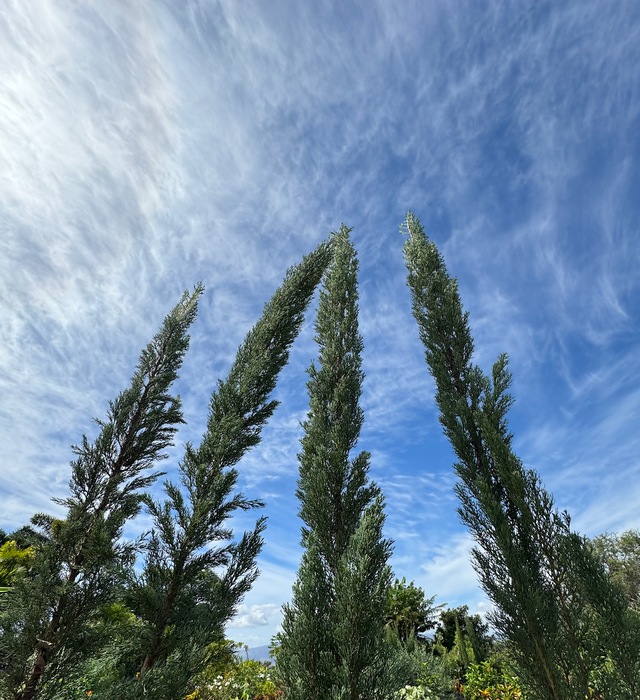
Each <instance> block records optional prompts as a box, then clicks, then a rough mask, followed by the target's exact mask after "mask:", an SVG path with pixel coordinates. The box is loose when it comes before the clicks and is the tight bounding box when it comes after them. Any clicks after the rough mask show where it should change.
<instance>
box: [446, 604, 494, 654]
mask: <svg viewBox="0 0 640 700" xmlns="http://www.w3.org/2000/svg"><path fill="white" fill-rule="evenodd" d="M468 612H469V608H468V607H467V606H466V605H461V606H459V607H457V608H448V609H447V610H443V611H442V612H441V613H440V620H439V623H438V626H437V628H436V638H437V640H438V643H439V644H441V645H442V646H443V647H444V648H445V649H446V650H447V651H451V650H452V649H453V648H454V647H455V644H456V632H457V629H458V628H460V629H461V631H462V634H463V635H464V636H465V637H466V638H467V639H468V641H469V644H470V645H471V648H472V650H473V658H474V660H476V661H484V658H485V657H486V656H487V655H488V654H489V653H490V651H491V648H492V645H493V638H492V637H491V635H490V634H489V625H487V624H486V623H484V622H483V621H482V618H481V617H480V615H469V614H468Z"/></svg>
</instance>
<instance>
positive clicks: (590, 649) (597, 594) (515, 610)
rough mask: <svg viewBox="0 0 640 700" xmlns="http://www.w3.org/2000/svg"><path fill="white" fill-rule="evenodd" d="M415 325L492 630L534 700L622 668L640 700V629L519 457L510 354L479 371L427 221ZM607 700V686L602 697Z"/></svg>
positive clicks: (577, 694)
mask: <svg viewBox="0 0 640 700" xmlns="http://www.w3.org/2000/svg"><path fill="white" fill-rule="evenodd" d="M405 232H408V233H409V236H410V238H409V240H408V241H407V242H406V243H405V248H404V252H405V261H406V265H407V270H408V285H409V287H410V289H411V295H412V299H413V315H414V317H415V319H416V321H417V323H418V328H419V331H420V339H421V340H422V342H423V344H424V346H425V357H426V361H427V365H428V366H429V371H430V373H431V375H432V376H433V378H434V380H435V383H436V403H437V405H438V408H439V410H440V422H441V424H442V426H443V428H444V433H445V435H446V436H447V437H448V439H449V441H450V442H451V445H452V447H453V450H454V452H455V454H456V457H457V458H458V461H457V462H456V464H455V465H454V469H455V471H456V473H457V475H458V477H459V479H460V481H459V482H458V483H457V484H456V487H455V491H456V494H457V496H458V498H459V501H460V507H459V508H458V513H459V515H460V518H461V520H462V522H463V523H464V524H465V525H466V526H467V527H468V528H469V530H470V531H471V534H472V535H473V538H474V539H475V541H476V543H477V547H475V548H474V549H473V551H472V559H473V564H474V568H475V569H476V571H477V573H478V575H479V578H480V582H481V584H482V587H483V588H484V590H485V592H486V593H487V594H488V596H489V597H490V599H491V600H492V601H493V603H494V606H495V607H494V612H493V613H492V614H491V618H492V622H493V624H494V626H495V627H496V629H497V630H498V632H499V633H500V634H501V636H502V637H503V638H504V639H505V640H506V641H507V642H508V643H509V647H510V650H511V652H512V654H513V655H514V658H515V660H516V662H517V667H518V673H519V675H520V677H521V678H522V680H523V682H524V684H525V685H526V686H527V689H528V695H527V697H531V698H536V699H540V700H569V699H571V700H578V699H580V700H583V699H584V698H585V697H593V695H592V693H593V691H594V684H595V685H597V683H598V682H599V681H597V678H598V677H599V676H605V675H607V674H609V675H611V674H610V669H611V664H609V665H608V666H607V665H606V664H604V660H606V659H607V658H609V657H610V658H612V659H615V662H616V670H615V673H614V674H613V675H615V676H616V679H617V681H616V682H617V684H618V685H617V690H616V697H619V698H622V697H629V698H637V697H638V662H637V656H638V644H639V643H640V637H639V636H638V634H637V628H638V621H637V619H636V618H633V616H631V615H630V614H629V611H628V610H627V608H626V603H625V601H624V598H623V595H622V592H621V590H619V589H618V588H617V587H616V586H614V585H613V584H612V583H611V581H609V579H608V577H607V576H606V572H605V570H604V567H603V564H602V562H601V561H599V560H598V559H597V558H595V557H594V556H593V555H592V553H591V551H590V549H589V547H588V545H587V543H586V541H585V538H583V537H580V536H579V535H578V534H577V533H575V532H574V531H572V529H571V527H570V518H569V515H568V514H567V513H566V512H565V513H558V511H557V509H556V508H555V507H554V500H553V496H552V495H551V494H550V493H549V492H548V491H546V490H545V489H544V488H543V486H542V484H541V481H540V479H539V477H538V475H537V474H536V473H535V472H534V471H533V470H529V469H526V468H525V467H524V465H523V464H522V462H521V461H520V459H519V458H518V457H517V456H516V454H515V453H514V452H513V449H512V444H511V443H512V435H511V433H510V432H509V429H508V418H507V414H508V410H509V408H510V406H511V405H512V403H513V399H512V397H511V396H510V395H509V394H508V393H507V392H508V389H509V386H510V384H511V375H510V373H509V371H508V369H507V362H508V358H507V355H506V354H502V355H500V357H499V358H498V360H497V361H496V362H495V364H494V365H493V370H492V376H491V377H488V376H486V375H485V374H484V373H483V372H482V370H481V369H480V368H479V367H477V366H476V365H474V364H473V363H472V361H471V358H472V355H473V350H474V346H473V338H472V336H471V331H470V329H469V321H468V319H469V314H468V312H464V311H463V308H462V303H461V301H460V295H459V293H458V285H457V281H456V280H455V279H454V278H452V277H450V276H449V274H448V272H447V269H446V266H445V263H444V260H443V258H442V256H441V255H440V253H439V251H438V249H437V248H436V246H435V244H434V243H433V242H432V241H430V240H429V239H428V238H427V236H426V235H425V232H424V229H423V228H422V226H421V225H420V221H419V219H417V218H416V217H415V216H414V215H413V214H411V213H409V214H408V216H407V219H406V223H405ZM600 690H602V688H600Z"/></svg>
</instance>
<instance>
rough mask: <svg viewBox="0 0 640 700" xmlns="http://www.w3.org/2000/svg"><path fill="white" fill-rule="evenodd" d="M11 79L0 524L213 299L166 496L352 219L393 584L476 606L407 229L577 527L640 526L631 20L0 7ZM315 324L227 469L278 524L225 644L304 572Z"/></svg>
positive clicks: (516, 13)
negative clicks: (241, 357) (302, 484)
mask: <svg viewBox="0 0 640 700" xmlns="http://www.w3.org/2000/svg"><path fill="white" fill-rule="evenodd" d="M0 65H1V66H2V74H1V76H0V210H1V211H2V217H1V218H0V304H1V312H0V395H1V396H2V400H1V402H0V435H1V436H2V446H3V453H2V458H1V462H0V526H2V527H4V528H5V529H9V528H11V527H16V526H19V525H21V524H23V523H25V522H26V521H28V519H29V518H30V517H31V515H32V514H33V513H34V512H36V511H41V510H47V511H49V512H57V511H56V506H54V505H53V504H52V503H50V501H49V499H50V497H51V496H61V495H64V493H65V489H66V483H67V481H68V478H69V474H70V469H69V460H70V458H71V453H70V449H69V446H70V444H72V443H75V442H78V441H79V440H80V438H81V435H82V434H83V433H87V434H88V435H90V436H93V435H95V426H94V425H93V424H92V421H91V418H92V416H98V417H100V416H102V415H104V412H105V410H106V405H107V401H108V400H109V399H110V398H112V397H114V396H115V395H116V394H117V392H118V391H120V390H121V389H123V388H124V387H125V386H126V385H127V382H128V379H129V377H130V376H131V373H132V371H133V367H134V365H135V363H136V360H137V357H138V354H139V351H140V349H141V348H142V347H143V346H144V345H145V344H146V343H147V342H148V340H149V339H150V338H151V336H152V335H153V333H154V332H155V331H156V329H157V328H158V327H159V325H160V323H161V321H162V318H163V316H164V314H165V313H166V312H167V311H168V310H169V309H170V308H171V307H172V306H173V305H174V304H175V302H176V300H177V299H178V298H179V295H180V293H181V292H182V290H184V289H185V288H191V287H192V286H193V285H194V284H195V283H196V282H197V281H198V280H203V281H204V283H205V285H206V293H205V296H204V298H203V301H202V303H201V307H200V314H199V317H198V320H197V322H196V324H195V325H194V328H193V336H192V347H191V350H190V352H189V355H188V356H187V358H186V361H185V365H184V368H183V372H182V375H181V379H180V381H179V384H178V390H179V392H180V393H181V395H182V397H183V401H184V405H185V416H186V418H187V420H188V425H187V426H185V427H184V429H183V430H182V431H181V432H180V434H179V443H178V445H177V446H176V448H175V449H174V450H172V452H171V459H170V460H169V461H167V462H165V466H166V468H167V469H168V470H169V472H170V474H175V464H176V461H177V459H178V457H179V454H180V444H181V443H182V442H184V441H186V440H189V439H191V440H198V439H199V436H200V435H201V433H202V431H203V429H204V425H205V419H206V407H207V400H208V396H209V394H210V392H211V390H212V388H213V386H214V383H215V381H216V379H217V378H218V377H220V376H224V375H225V374H226V371H227V370H228V367H229V365H230V363H231V361H232V359H233V356H234V354H235V350H236V348H237V346H238V344H239V342H240V341H241V340H242V338H243V337H244V334H245V333H246V332H247V330H248V329H249V328H250V327H251V325H252V324H253V323H254V322H255V321H256V320H257V318H258V317H259V315H260V312H261V308H262V304H263V303H264V302H265V301H266V300H267V299H268V298H269V297H270V295H271V294H272V292H273V291H274V289H275V288H276V287H277V286H278V285H279V283H280V281H281V280H282V277H283V275H284V272H285V270H286V268H287V267H288V266H289V265H291V264H293V263H296V262H298V261H299V259H300V258H301V256H302V255H303V254H304V253H306V252H308V251H309V250H311V249H312V248H313V247H314V246H315V245H316V244H317V243H318V242H319V241H320V240H321V239H323V238H324V237H326V235H327V234H328V232H329V231H331V230H335V229H337V228H338V227H339V225H340V223H341V222H342V221H344V222H345V223H346V224H347V225H349V226H353V227H354V231H353V239H354V242H355V244H356V246H357V248H358V250H359V255H360V261H361V275H360V295H361V313H360V321H361V332H362V335H363V337H364V342H365V354H364V369H365V371H366V374H367V377H366V380H365V385H364V394H363V407H364V410H365V416H366V420H365V428H364V431H363V434H362V439H361V442H360V449H368V450H370V451H371V453H372V468H371V474H372V477H373V478H374V479H375V480H376V481H377V482H378V483H379V484H380V485H381V486H382V488H383V491H384V493H385V495H386V498H387V513H388V520H387V532H388V535H389V536H390V537H392V538H393V539H394V541H395V553H394V556H393V560H392V565H393V568H394V571H395V573H396V574H397V575H398V576H400V577H402V576H406V577H407V579H408V580H412V579H413V580H415V581H416V583H417V584H418V585H420V586H422V587H423V588H424V589H425V592H426V593H427V595H433V594H437V595H438V601H439V602H446V603H449V604H451V605H453V604H461V603H468V604H469V606H470V608H471V609H472V610H474V611H476V610H479V611H484V610H486V609H487V601H486V598H485V596H484V594H483V593H482V591H481V590H479V589H478V587H477V584H476V581H475V575H474V573H473V571H472V569H471V568H470V566H469V564H468V550H469V547H470V541H469V539H468V537H467V535H466V533H465V531H464V529H463V528H462V527H461V526H460V524H459V523H458V521H457V516H456V514H455V507H456V502H455V498H454V496H453V492H452V486H453V483H454V479H453V475H452V469H451V464H452V461H453V460H452V454H451V452H450V449H449V447H448V445H447V443H446V441H445V440H444V438H443V437H442V435H441V431H440V427H439V424H438V420H437V414H436V411H435V406H434V402H433V385H432V382H431V380H430V377H429V375H428V373H427V369H426V366H425V364H424V361H423V357H422V348H421V345H420V343H419V340H418V335H417V330H416V327H415V324H414V322H413V319H412V317H411V313H410V299H409V293H408V290H407V288H406V285H405V271H404V267H403V261H402V253H401V248H402V242H403V240H402V237H401V236H400V235H399V233H398V228H399V225H400V223H401V222H402V220H403V217H404V215H405V214H406V211H407V210H408V209H409V208H411V209H412V210H413V211H415V212H416V213H417V214H418V215H419V216H420V217H421V219H422V222H423V224H424V225H425V228H426V230H427V232H428V234H429V235H430V236H431V237H432V238H433V239H434V240H435V241H436V243H437V244H438V246H439V247H440V249H441V251H442V252H443V253H444V255H445V258H446V261H447V264H448V267H449V270H450V272H451V273H452V274H454V275H456V276H457V277H458V278H459V283H460V291H461V295H462V299H463V302H464V304H465V307H466V308H467V309H468V310H469V311H470V314H471V317H470V321H471V326H472V329H473V333H474V336H475V339H476V346H477V356H476V360H477V362H478V363H479V364H480V365H481V366H482V367H483V368H484V369H488V368H489V367H490V365H491V363H492V362H493V360H494V359H495V357H496V356H497V354H498V353H500V352H502V351H507V352H508V353H509V354H510V356H511V362H512V371H513V373H514V386H513V393H514V395H515V397H516V404H515V406H514V408H513V409H512V419H511V425H512V429H513V430H514V432H515V435H516V438H515V446H516V449H517V451H518V453H519V455H520V456H521V457H522V458H523V460H524V461H525V463H526V464H527V465H528V466H530V467H533V468H535V469H537V470H538V471H539V473H540V474H541V476H542V478H543V479H544V481H545V484H546V485H547V487H548V488H549V489H550V490H552V491H553V493H554V494H555V496H556V499H557V502H558V505H559V506H560V507H561V508H567V509H568V510H569V511H570V512H571V514H572V516H573V520H574V524H575V526H576V527H577V528H578V529H579V530H580V531H582V532H584V533H585V534H587V535H595V534H598V533H600V532H603V531H605V530H609V531H621V530H624V529H627V528H632V527H640V512H639V510H638V503H639V502H640V478H639V477H640V456H639V455H640V430H639V429H638V422H639V418H640V330H639V321H640V275H639V274H638V269H639V263H640V235H639V234H638V221H639V220H640V216H639V215H640V165H639V163H640V159H639V156H640V69H639V68H638V66H640V5H639V4H638V3H636V2H633V1H632V0H628V1H625V0H619V1H618V0H576V1H575V2H561V1H559V0H558V1H557V2H540V1H537V2H532V1H529V0H518V1H515V0H514V1H513V2H507V1H501V0H493V1H490V0H488V1H486V2H484V1H481V0H466V1H465V0H460V1H456V2H451V0H448V1H440V0H422V1H421V2H411V1H409V0H394V2H383V1H382V0H380V1H376V0H367V1H366V2H352V1H345V0H343V1H341V2H334V1H332V0H326V1H323V2H291V1H290V0H289V1H287V2H284V1H278V0H272V1H271V2H269V3H264V2H260V1H259V0H243V2H237V1H233V0H221V1H220V2H214V1H213V0H209V1H206V2H205V1H204V0H202V1H200V2H198V1H196V0H188V1H186V2H182V1H181V2H177V1H175V2H160V1H159V0H154V1H153V2H151V1H150V0H149V1H148V2H145V1H144V0H140V1H139V2H136V3H131V2H126V1H125V0H113V1H112V2H109V3H106V2H99V1H98V0H95V1H94V2H92V1H87V2H84V1H83V2H80V1H79V0H75V1H72V0H31V1H30V2H28V3H24V2H21V0H9V2H8V3H6V4H5V7H4V9H3V11H2V13H1V14H0ZM634 192H635V194H634ZM314 309H315V304H314V305H313V307H312V308H311V309H310V312H309V318H308V323H307V325H306V327H305V329H304V331H303V333H302V335H301V337H300V338H299V339H298V341H297V343H296V345H295V347H294V350H293V352H292V355H291V362H290V364H289V366H288V367H287V369H286V370H285V372H284V374H283V376H282V380H281V382H280V384H279V387H278V389H277V392H276V393H277V398H279V399H280V400H281V401H282V404H281V406H280V408H279V409H278V412H277V413H276V415H275V416H274V419H273V420H272V421H271V423H270V425H269V426H268V428H267V429H266V430H265V432H264V437H263V442H262V444H261V445H260V446H259V447H258V448H257V449H255V450H254V451H253V452H252V453H251V454H250V455H249V456H248V457H247V458H246V459H244V460H243V462H242V463H241V464H240V466H239V468H240V473H241V485H242V489H243V490H244V491H245V493H246V494H247V495H249V496H252V497H262V498H264V499H265V500H266V501H267V504H268V505H267V508H266V514H267V515H268V516H269V527H268V530H267V533H266V545H265V548H264V552H263V555H262V557H261V560H260V566H261V569H262V575H261V577H260V579H259V580H258V581H257V583H256V585H255V587H254V589H253V590H252V592H251V593H250V594H249V595H248V596H247V598H246V601H245V604H244V606H243V607H242V609H241V610H240V611H239V615H238V617H237V618H236V620H235V621H234V622H233V624H232V626H230V627H229V630H228V635H229V636H230V637H231V638H233V639H236V640H238V641H243V642H246V643H247V644H249V646H252V647H253V646H260V645H262V644H266V643H268V641H269V639H270V637H271V635H272V634H273V633H274V632H275V631H276V629H277V627H278V625H279V622H280V619H281V618H280V615H279V608H280V605H281V604H282V603H283V602H285V601H286V600H287V599H288V598H289V596H290V590H291V584H292V582H293V580H294V576H295V571H296V569H297V565H298V560H299V556H300V549H299V546H298V540H299V526H300V523H299V521H298V519H297V517H296V512H297V502H296V499H295V496H294V490H295V481H296V476H297V462H296V453H297V451H298V441H299V439H300V436H301V428H300V426H299V421H300V420H302V419H303V418H304V415H305V410H306V392H305V389H304V383H305V379H306V376H305V368H306V367H307V366H308V365H309V362H310V360H311V359H312V358H314V357H315V356H316V350H315V346H314V342H313V328H312V323H313V311H314ZM146 524H148V523H147V522H146V521H145V519H144V518H141V519H140V520H139V521H137V522H136V523H134V524H133V525H132V527H131V532H132V533H133V532H139V531H140V530H142V529H144V528H145V526H146ZM249 526H250V519H248V518H245V519H238V521H237V522H236V527H237V529H238V530H240V529H242V528H244V527H249Z"/></svg>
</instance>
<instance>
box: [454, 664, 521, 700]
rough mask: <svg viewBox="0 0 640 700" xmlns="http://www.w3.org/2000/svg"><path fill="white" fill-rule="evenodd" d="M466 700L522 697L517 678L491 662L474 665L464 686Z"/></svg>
mask: <svg viewBox="0 0 640 700" xmlns="http://www.w3.org/2000/svg"><path fill="white" fill-rule="evenodd" d="M464 696H465V698H466V700H484V699H485V698H486V700H517V699H519V698H520V697H521V696H522V691H521V689H520V684H519V681H518V679H517V678H515V677H514V676H511V675H510V674H509V673H506V672H505V671H503V670H502V669H500V668H499V667H498V665H496V664H495V663H492V662H491V661H484V662H482V663H480V664H472V665H471V666H470V667H469V669H468V670H467V680H466V683H465V685H464Z"/></svg>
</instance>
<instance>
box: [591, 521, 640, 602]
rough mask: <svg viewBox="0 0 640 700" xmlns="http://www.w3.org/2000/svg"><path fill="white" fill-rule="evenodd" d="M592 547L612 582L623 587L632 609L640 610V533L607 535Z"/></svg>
mask: <svg viewBox="0 0 640 700" xmlns="http://www.w3.org/2000/svg"><path fill="white" fill-rule="evenodd" d="M592 545H593V547H594V550H595V552H596V553H597V554H598V556H600V557H602V559H603V560H604V562H605V565H606V567H607V571H608V572H609V576H610V578H611V580H612V581H613V582H614V583H617V584H618V585H619V586H621V587H622V589H623V590H624V592H625V594H626V596H627V599H628V601H629V604H630V605H631V607H633V608H634V609H635V610H640V531H638V530H627V531H626V532H623V533H622V534H621V535H616V534H610V533H605V534H603V535H599V536H598V537H596V538H595V539H593V540H592Z"/></svg>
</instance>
